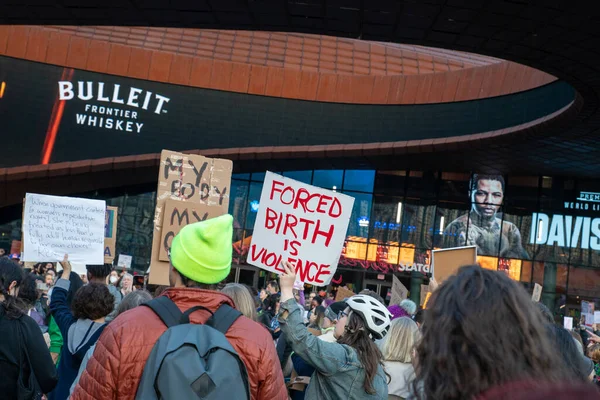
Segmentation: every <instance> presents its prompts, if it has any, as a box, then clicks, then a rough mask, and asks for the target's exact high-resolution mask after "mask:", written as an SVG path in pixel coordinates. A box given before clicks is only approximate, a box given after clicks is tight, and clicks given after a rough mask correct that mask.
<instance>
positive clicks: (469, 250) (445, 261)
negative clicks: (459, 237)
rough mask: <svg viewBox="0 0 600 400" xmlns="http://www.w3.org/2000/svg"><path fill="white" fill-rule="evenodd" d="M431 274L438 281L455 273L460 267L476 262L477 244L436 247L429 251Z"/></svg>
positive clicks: (442, 280)
mask: <svg viewBox="0 0 600 400" xmlns="http://www.w3.org/2000/svg"><path fill="white" fill-rule="evenodd" d="M431 264H432V268H433V272H432V276H433V277H434V278H435V280H436V281H438V283H442V282H444V281H445V280H446V279H447V278H448V277H450V276H451V275H454V274H456V272H457V271H458V270H459V268H460V267H462V266H465V265H473V264H477V246H464V247H454V248H450V249H437V250H433V251H432V252H431Z"/></svg>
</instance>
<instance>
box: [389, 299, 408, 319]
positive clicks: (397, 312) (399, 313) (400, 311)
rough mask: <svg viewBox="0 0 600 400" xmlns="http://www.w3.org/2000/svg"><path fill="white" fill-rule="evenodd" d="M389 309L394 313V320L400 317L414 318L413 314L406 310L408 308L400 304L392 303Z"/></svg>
mask: <svg viewBox="0 0 600 400" xmlns="http://www.w3.org/2000/svg"><path fill="white" fill-rule="evenodd" d="M413 304H414V303H413ZM387 309H388V311H389V312H391V313H392V321H393V320H395V319H397V318H400V317H408V318H412V317H411V315H410V314H409V313H408V312H407V311H406V309H404V307H402V306H400V305H398V304H392V305H391V306H389V307H388V308H387Z"/></svg>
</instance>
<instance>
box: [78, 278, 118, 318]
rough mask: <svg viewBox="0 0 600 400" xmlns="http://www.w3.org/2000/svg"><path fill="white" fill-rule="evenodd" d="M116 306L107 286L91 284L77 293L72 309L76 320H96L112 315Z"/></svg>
mask: <svg viewBox="0 0 600 400" xmlns="http://www.w3.org/2000/svg"><path fill="white" fill-rule="evenodd" d="M114 305H115V298H114V296H113V295H112V294H110V292H109V291H108V287H107V286H106V285H102V284H100V283H90V284H88V285H85V286H83V287H82V288H81V289H79V290H78V291H77V293H75V296H74V297H73V303H72V304H71V309H72V311H73V316H74V317H75V318H76V319H91V320H96V319H100V318H102V317H106V316H107V315H108V314H110V313H111V312H112V310H113V308H114Z"/></svg>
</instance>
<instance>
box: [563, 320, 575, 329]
mask: <svg viewBox="0 0 600 400" xmlns="http://www.w3.org/2000/svg"><path fill="white" fill-rule="evenodd" d="M563 326H564V328H565V329H566V330H568V331H571V330H573V318H572V317H565V319H564V321H563Z"/></svg>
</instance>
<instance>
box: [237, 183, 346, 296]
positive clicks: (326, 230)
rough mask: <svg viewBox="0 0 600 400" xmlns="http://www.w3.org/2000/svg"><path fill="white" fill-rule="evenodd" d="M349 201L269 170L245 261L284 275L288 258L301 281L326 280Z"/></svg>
mask: <svg viewBox="0 0 600 400" xmlns="http://www.w3.org/2000/svg"><path fill="white" fill-rule="evenodd" d="M353 205H354V198H352V197H350V196H346V195H343V194H340V193H336V192H332V191H330V190H325V189H321V188H318V187H315V186H311V185H307V184H304V183H301V182H298V181H295V180H293V179H289V178H285V177H283V176H280V175H277V174H273V173H272V172H267V175H266V177H265V183H264V186H263V189H262V193H261V198H260V208H259V210H258V214H257V216H256V224H255V226H254V233H253V235H252V244H251V245H250V251H249V254H248V263H250V264H252V265H255V266H257V267H259V268H262V269H265V270H267V271H271V272H275V273H282V272H284V271H283V267H282V265H281V263H282V262H283V261H289V262H290V263H291V264H292V265H294V266H295V268H296V272H297V274H298V279H299V280H301V281H302V282H305V283H309V284H313V285H316V286H324V285H327V284H329V282H330V281H331V278H332V277H333V274H334V272H335V270H336V268H337V265H338V261H339V258H340V254H341V251H342V248H343V246H344V239H345V237H346V231H347V229H348V222H349V220H350V215H351V213H352V206H353Z"/></svg>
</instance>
